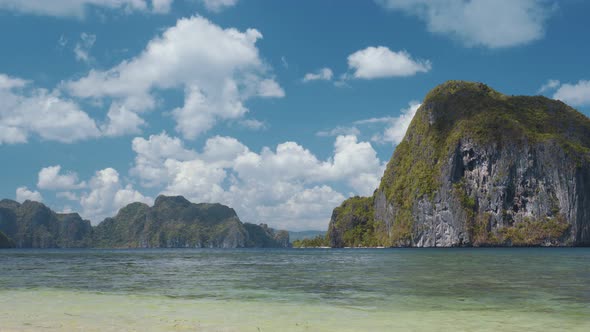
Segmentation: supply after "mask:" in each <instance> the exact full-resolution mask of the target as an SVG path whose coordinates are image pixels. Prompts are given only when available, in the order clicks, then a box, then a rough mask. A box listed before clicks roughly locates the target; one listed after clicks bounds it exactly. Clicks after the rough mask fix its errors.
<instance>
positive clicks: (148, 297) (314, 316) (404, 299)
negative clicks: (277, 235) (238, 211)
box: [0, 248, 590, 331]
mask: <svg viewBox="0 0 590 332" xmlns="http://www.w3.org/2000/svg"><path fill="white" fill-rule="evenodd" d="M41 329H42V330H48V331H52V330H59V331H62V330H84V331H121V330H125V331H127V330H137V331H159V330H180V331H183V330H186V331H195V330H197V331H324V330H325V331H391V330H403V331H412V330H414V331H424V330H432V331H457V330H465V331H499V330H501V331H540V330H579V331H590V249H589V248H529V249H348V250H347V249H341V250H334V249H331V250H330V249H326V250H323V249H305V250H297V249H290V250H288V249H264V250H262V249H260V250H257V249H236V250H203V249H174V250H164V249H161V250H4V251H0V331H32V330H35V331H36V330H41Z"/></svg>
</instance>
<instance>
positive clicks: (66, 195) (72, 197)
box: [55, 191, 80, 202]
mask: <svg viewBox="0 0 590 332" xmlns="http://www.w3.org/2000/svg"><path fill="white" fill-rule="evenodd" d="M55 196H56V197H57V198H63V199H67V200H68V201H74V202H77V201H78V200H79V199H80V197H79V196H78V194H76V193H75V192H71V191H61V192H58V193H56V194H55Z"/></svg>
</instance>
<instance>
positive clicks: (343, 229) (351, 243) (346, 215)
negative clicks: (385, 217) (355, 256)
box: [326, 196, 380, 247]
mask: <svg viewBox="0 0 590 332" xmlns="http://www.w3.org/2000/svg"><path fill="white" fill-rule="evenodd" d="M377 226H378V225H377V224H376V223H375V220H374V217H373V199H372V198H371V197H358V196H356V197H352V198H349V199H347V200H346V201H344V203H342V205H340V206H339V207H337V208H336V209H334V212H333V213H332V222H331V223H330V226H329V229H328V235H327V237H326V238H327V241H328V243H329V244H330V246H331V247H374V246H379V245H380V243H379V240H380V239H379V237H378V236H379V234H378V229H377Z"/></svg>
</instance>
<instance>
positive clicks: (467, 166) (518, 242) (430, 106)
mask: <svg viewBox="0 0 590 332" xmlns="http://www.w3.org/2000/svg"><path fill="white" fill-rule="evenodd" d="M328 239H329V241H330V244H331V245H332V246H333V247H342V246H415V247H453V246H549V245H552V246H587V245H590V119H588V118H587V117H586V116H584V115H583V114H581V113H579V112H577V111H576V110H574V109H573V108H571V107H569V106H567V105H566V104H564V103H562V102H560V101H556V100H551V99H548V98H545V97H540V96H536V97H525V96H506V95H503V94H501V93H499V92H497V91H494V90H493V89H491V88H489V87H488V86H486V85H484V84H480V83H470V82H461V81H450V82H447V83H444V84H442V85H440V86H438V87H436V88H435V89H433V90H432V91H431V92H430V93H429V94H428V95H427V96H426V98H425V100H424V102H423V104H422V105H421V107H420V108H419V109H418V111H417V112H416V115H415V117H414V119H413V120H412V123H411V124H410V126H409V128H408V131H407V133H406V135H405V137H404V139H403V141H402V142H401V143H400V144H399V145H398V146H397V147H396V149H395V152H394V154H393V157H392V158H391V160H390V161H389V163H388V165H387V168H386V171H385V173H384V175H383V178H382V180H381V184H380V186H379V188H377V190H376V191H375V193H374V195H373V196H372V197H364V198H362V197H355V198H351V199H349V200H347V201H345V202H344V203H343V204H342V205H341V206H340V207H338V208H336V209H335V210H334V213H333V215H332V220H331V222H330V226H329V231H328Z"/></svg>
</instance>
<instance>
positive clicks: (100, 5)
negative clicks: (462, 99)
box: [0, 0, 590, 230]
mask: <svg viewBox="0 0 590 332" xmlns="http://www.w3.org/2000/svg"><path fill="white" fill-rule="evenodd" d="M588 12H590V3H588V2H587V1H582V0H580V1H576V0H569V1H559V2H558V1H550V0H493V1H492V0H470V1H467V0H440V1H426V0H377V1H336V0H332V1H330V0H321V1H262V0H78V1H75V0H55V1H51V2H50V1H46V2H45V1H36V0H0V43H1V44H2V52H0V156H1V160H0V162H1V164H2V170H3V171H2V172H1V174H2V175H0V176H1V178H0V180H1V183H2V185H1V186H0V197H6V198H12V199H17V200H19V201H23V200H25V199H35V200H42V201H43V202H44V203H46V204H47V205H49V206H50V207H52V208H53V209H54V210H56V211H71V210H73V211H78V212H80V213H81V215H82V216H83V217H85V218H88V219H90V220H91V221H92V222H93V223H94V224H96V223H98V222H100V221H101V220H102V219H103V218H104V217H105V216H110V215H113V214H114V213H116V211H117V210H118V209H119V208H120V207H122V206H124V205H125V204H127V203H130V202H132V201H143V202H146V203H148V204H151V203H152V202H153V199H154V198H155V197H156V196H157V195H158V194H162V193H163V194H178V195H184V196H186V197H187V198H189V199H190V200H192V201H194V202H221V203H224V204H228V205H230V206H232V207H234V208H235V209H236V210H237V212H238V214H239V216H240V217H241V219H242V220H243V221H247V222H266V223H268V224H269V225H271V226H273V227H277V228H287V229H292V230H302V229H325V228H326V226H327V224H328V221H329V218H330V214H331V211H332V209H333V208H334V207H335V206H337V205H339V204H340V202H341V201H342V200H343V199H344V198H346V197H349V196H351V195H357V194H358V195H369V194H371V193H372V191H373V190H374V189H375V188H376V186H377V185H378V182H379V180H380V177H381V175H382V172H383V169H384V166H385V164H386V162H387V161H388V160H389V158H390V156H391V154H392V152H393V149H394V147H395V145H396V144H397V143H398V142H399V140H401V139H402V138H403V135H404V133H405V130H406V128H407V126H408V124H409V122H410V121H411V119H412V116H413V114H414V112H415V110H416V109H417V107H418V105H419V103H420V101H421V99H422V98H423V97H424V95H425V94H426V93H427V92H428V91H429V90H430V89H432V88H433V87H434V86H436V85H437V84H440V83H442V82H444V81H446V80H450V79H461V80H471V81H480V82H484V83H486V84H488V85H490V86H492V87H493V88H495V89H497V90H499V91H501V92H503V93H506V94H514V95H520V94H523V95H535V94H544V95H546V96H548V97H552V98H556V99H560V100H563V101H564V102H566V103H568V104H570V105H572V106H573V107H575V108H576V109H578V110H580V111H581V112H584V113H585V114H587V115H588V114H590V82H589V81H588V80H589V79H590V77H589V76H590V75H589V73H588V68H590V67H589V66H588V59H589V58H590V57H589V53H590V52H589V51H590V45H589V44H588V42H587V41H588V36H590V24H589V23H588V21H587V17H586V14H587V13H588Z"/></svg>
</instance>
